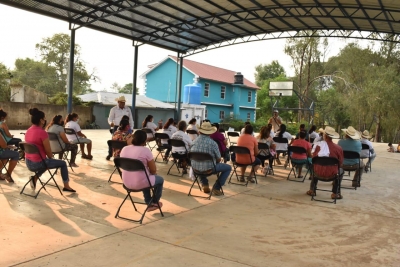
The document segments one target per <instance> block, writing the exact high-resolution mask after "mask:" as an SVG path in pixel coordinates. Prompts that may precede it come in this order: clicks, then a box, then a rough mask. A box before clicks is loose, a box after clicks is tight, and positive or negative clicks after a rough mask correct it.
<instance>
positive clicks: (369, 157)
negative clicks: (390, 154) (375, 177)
mask: <svg viewBox="0 0 400 267" xmlns="http://www.w3.org/2000/svg"><path fill="white" fill-rule="evenodd" d="M361 147H362V148H361V149H362V150H368V157H360V159H362V160H363V161H364V159H368V162H369V171H370V172H372V163H371V150H369V145H367V144H361ZM368 162H367V163H366V164H368ZM365 170H366V171H365V172H367V169H365Z"/></svg>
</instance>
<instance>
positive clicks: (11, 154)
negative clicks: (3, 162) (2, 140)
mask: <svg viewBox="0 0 400 267" xmlns="http://www.w3.org/2000/svg"><path fill="white" fill-rule="evenodd" d="M0 159H9V160H17V161H18V160H19V154H18V152H17V151H14V150H3V151H2V152H1V153H0Z"/></svg>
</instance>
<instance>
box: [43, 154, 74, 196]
mask: <svg viewBox="0 0 400 267" xmlns="http://www.w3.org/2000/svg"><path fill="white" fill-rule="evenodd" d="M45 161H46V164H47V167H48V168H49V169H56V168H60V170H61V178H62V180H63V182H64V188H67V189H72V188H71V187H70V186H69V176H68V168H67V164H66V163H65V161H63V160H57V159H45Z"/></svg>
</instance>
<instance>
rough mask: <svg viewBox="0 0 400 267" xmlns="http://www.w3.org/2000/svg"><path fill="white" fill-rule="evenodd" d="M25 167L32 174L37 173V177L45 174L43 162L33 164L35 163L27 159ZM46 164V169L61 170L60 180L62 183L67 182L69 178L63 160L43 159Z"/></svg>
mask: <svg viewBox="0 0 400 267" xmlns="http://www.w3.org/2000/svg"><path fill="white" fill-rule="evenodd" d="M25 161H26V166H27V167H28V169H29V170H30V171H32V172H37V175H38V177H40V176H42V174H43V173H45V172H46V167H45V166H44V164H43V162H41V161H39V162H35V161H30V160H29V159H26V160H25ZM44 161H45V162H46V164H47V167H48V168H49V169H56V168H60V169H61V178H62V180H63V182H64V183H68V182H69V177H68V168H67V164H66V163H65V161H63V160H59V159H45V160H44Z"/></svg>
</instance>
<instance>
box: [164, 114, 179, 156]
mask: <svg viewBox="0 0 400 267" xmlns="http://www.w3.org/2000/svg"><path fill="white" fill-rule="evenodd" d="M176 131H177V129H176V127H175V126H174V118H169V119H168V120H167V122H166V123H165V124H164V127H163V133H166V134H168V136H169V138H171V137H172V135H173V134H174V133H175V132H176ZM161 144H162V145H163V146H164V147H166V148H167V151H166V152H165V154H164V161H168V157H169V153H170V152H171V146H170V145H168V139H161Z"/></svg>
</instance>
